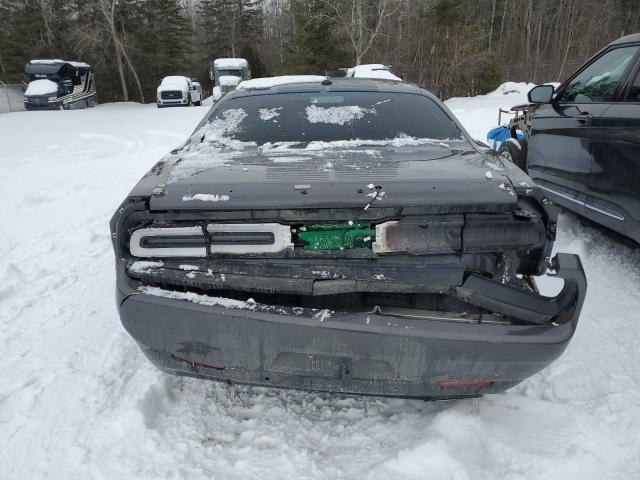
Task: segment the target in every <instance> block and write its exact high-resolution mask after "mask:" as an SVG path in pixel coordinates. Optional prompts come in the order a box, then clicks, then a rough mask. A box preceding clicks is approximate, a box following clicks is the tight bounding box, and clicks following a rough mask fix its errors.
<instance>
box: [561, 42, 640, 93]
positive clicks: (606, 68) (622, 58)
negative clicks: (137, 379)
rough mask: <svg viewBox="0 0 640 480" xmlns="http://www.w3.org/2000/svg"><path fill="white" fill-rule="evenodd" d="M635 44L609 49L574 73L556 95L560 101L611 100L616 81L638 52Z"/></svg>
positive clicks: (616, 84)
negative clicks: (577, 72) (576, 73)
mask: <svg viewBox="0 0 640 480" xmlns="http://www.w3.org/2000/svg"><path fill="white" fill-rule="evenodd" d="M638 48H639V47H637V46H631V47H621V48H616V49H615V50H610V51H608V52H607V53H605V54H604V55H602V56H600V57H599V58H598V59H597V60H595V61H594V62H593V63H591V64H590V65H589V66H588V67H587V68H585V69H584V70H583V71H582V72H580V73H579V74H578V75H576V76H575V77H574V78H573V79H572V80H571V81H570V82H569V84H568V85H567V86H566V87H565V88H564V89H563V91H562V92H561V93H560V96H559V97H558V101H560V102H573V103H596V102H612V101H613V98H614V97H613V96H614V95H615V92H616V88H617V86H618V82H619V80H620V77H622V74H623V73H624V71H625V70H626V68H627V66H628V65H629V63H630V62H631V60H632V59H633V57H634V56H635V55H636V53H637V52H638Z"/></svg>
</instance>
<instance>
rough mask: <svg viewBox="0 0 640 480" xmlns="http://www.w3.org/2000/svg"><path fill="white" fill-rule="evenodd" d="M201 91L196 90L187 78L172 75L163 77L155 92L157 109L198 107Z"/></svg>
mask: <svg viewBox="0 0 640 480" xmlns="http://www.w3.org/2000/svg"><path fill="white" fill-rule="evenodd" d="M201 102H202V90H201V89H200V90H198V87H197V85H194V84H193V82H192V81H191V79H190V78H189V77H184V76H182V75H172V76H169V77H164V78H163V79H162V82H160V86H159V87H158V90H157V103H158V108H161V107H175V106H183V107H190V106H191V105H200V103H201Z"/></svg>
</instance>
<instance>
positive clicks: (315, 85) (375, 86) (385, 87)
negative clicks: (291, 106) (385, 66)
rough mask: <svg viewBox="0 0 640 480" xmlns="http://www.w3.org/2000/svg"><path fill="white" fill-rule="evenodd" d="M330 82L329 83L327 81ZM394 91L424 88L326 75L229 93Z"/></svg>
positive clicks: (405, 91) (408, 91)
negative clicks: (310, 79) (321, 78)
mask: <svg viewBox="0 0 640 480" xmlns="http://www.w3.org/2000/svg"><path fill="white" fill-rule="evenodd" d="M328 82H331V83H328ZM317 91H321V92H331V91H336V92H338V91H354V92H396V93H425V92H426V90H423V89H421V88H419V87H418V86H416V85H413V84H411V83H406V82H402V81H397V80H385V79H375V78H357V77H356V78H354V77H327V78H326V80H324V81H323V82H295V80H292V83H285V84H279V85H273V86H264V87H256V88H244V89H236V90H234V91H233V92H232V93H231V94H232V95H233V96H235V97H244V96H248V95H261V94H273V93H297V92H317Z"/></svg>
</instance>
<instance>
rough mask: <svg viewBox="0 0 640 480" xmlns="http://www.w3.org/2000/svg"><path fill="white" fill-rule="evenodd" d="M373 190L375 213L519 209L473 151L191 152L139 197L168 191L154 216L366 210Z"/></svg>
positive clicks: (160, 172)
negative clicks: (377, 210)
mask: <svg viewBox="0 0 640 480" xmlns="http://www.w3.org/2000/svg"><path fill="white" fill-rule="evenodd" d="M487 172H491V173H490V174H487ZM370 184H374V185H375V186H379V187H380V188H381V191H383V192H384V195H382V197H381V200H380V201H379V202H376V204H375V205H373V206H374V207H407V206H433V207H434V208H441V207H444V206H447V208H452V209H454V210H456V209H457V210H458V211H460V210H462V211H483V212H491V211H501V212H502V211H509V210H511V209H513V208H514V207H515V205H516V202H517V196H516V195H514V194H513V191H512V189H511V188H505V185H508V186H509V187H511V185H512V184H511V182H510V180H509V178H508V177H507V176H506V175H505V172H504V170H503V169H502V168H501V167H500V166H499V165H497V164H492V163H491V162H487V159H486V157H485V156H484V155H482V154H481V153H479V152H477V151H475V150H473V149H471V148H469V147H467V148H463V149H461V150H455V149H453V148H445V147H441V146H437V145H421V146H416V147H406V146H405V147H393V146H389V147H380V146H377V147H375V146H374V147H359V148H352V147H340V148H335V149H331V148H321V149H313V148H312V149H307V148H293V149H292V148H285V149H278V148H277V147H274V146H271V147H270V148H264V146H263V147H260V148H258V147H253V148H246V149H245V150H244V151H237V150H236V151H233V150H231V151H230V150H229V149H225V148H220V149H219V150H217V151H216V152H212V151H211V150H208V152H207V153H204V152H203V151H197V152H185V153H182V154H174V155H170V156H168V157H167V158H166V159H164V160H163V161H161V162H160V163H159V164H158V165H156V166H155V167H154V168H153V169H152V170H151V171H150V172H149V173H148V174H147V175H146V176H145V177H144V178H143V179H142V180H141V181H140V183H139V184H138V185H137V186H136V188H135V189H134V191H133V192H132V193H131V195H134V196H137V195H144V196H149V194H150V193H151V190H152V189H154V188H156V189H158V188H159V189H161V194H159V195H154V196H152V197H151V200H150V207H151V209H152V210H167V209H183V210H189V209H203V208H206V209H265V208H357V207H363V208H364V206H365V205H366V204H367V203H368V200H370V198H369V197H368V196H367V193H368V192H369V189H368V188H367V185H370ZM156 192H158V190H156ZM185 199H188V200H185Z"/></svg>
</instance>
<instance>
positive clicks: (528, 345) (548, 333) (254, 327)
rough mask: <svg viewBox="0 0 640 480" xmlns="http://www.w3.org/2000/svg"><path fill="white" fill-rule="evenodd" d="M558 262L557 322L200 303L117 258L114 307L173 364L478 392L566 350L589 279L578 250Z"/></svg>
mask: <svg viewBox="0 0 640 480" xmlns="http://www.w3.org/2000/svg"><path fill="white" fill-rule="evenodd" d="M557 265H558V267H557V272H556V274H557V276H559V277H561V278H564V280H565V285H571V286H572V287H574V288H569V289H565V290H563V292H562V293H561V294H560V295H559V297H556V298H554V299H548V300H546V301H548V302H550V303H551V304H552V303H554V302H555V304H556V305H563V307H562V308H565V306H566V308H567V309H569V310H568V311H567V312H566V313H568V315H567V317H566V322H565V323H563V324H561V325H554V324H544V325H515V324H508V323H478V322H476V323H469V322H468V321H465V319H464V318H457V319H455V318H454V319H452V318H448V319H442V318H438V316H437V315H434V316H432V317H430V318H425V317H422V318H412V317H411V316H404V315H386V314H382V313H381V312H379V311H377V312H374V313H348V312H331V313H328V312H325V311H317V310H316V311H314V310H310V309H302V308H300V309H297V310H296V311H295V313H294V314H291V312H289V314H283V312H281V311H279V309H278V308H277V307H270V308H253V307H250V306H249V307H247V308H243V307H242V306H240V308H226V307H223V306H216V305H211V304H210V305H203V304H201V303H194V302H192V301H186V300H181V299H176V298H166V297H165V296H158V295H156V294H148V293H142V292H141V291H140V290H138V287H139V286H140V285H141V284H140V283H138V282H137V281H135V280H133V279H131V278H129V277H128V276H127V275H126V273H125V268H124V266H123V265H122V264H121V265H120V266H119V267H118V279H117V293H118V307H119V313H120V318H121V320H122V323H123V325H124V327H125V328H126V329H127V331H128V332H129V333H130V334H131V335H132V336H133V338H134V339H135V340H136V341H137V342H138V344H139V345H140V347H141V348H142V350H143V351H144V353H145V354H146V355H147V357H148V358H149V359H150V360H151V361H152V362H153V363H154V364H155V365H156V366H158V367H159V368H160V369H162V370H164V371H166V372H169V373H174V374H179V375H189V376H195V377H201V378H209V379H214V380H221V381H227V382H237V383H248V384H258V385H264V386H274V387H287V388H298V389H306V390H319V391H331V392H341V393H352V394H369V395H385V396H401V397H420V398H434V399H435V398H452V397H464V396H477V395H480V394H484V393H496V392H501V391H504V390H506V389H508V388H510V387H512V386H514V385H516V384H517V383H519V382H521V381H522V380H524V379H526V378H527V377H529V376H531V375H533V374H535V373H536V372H538V371H540V370H541V369H542V368H544V367H546V366H547V365H549V364H550V363H551V362H553V361H554V360H555V359H556V358H557V357H558V356H559V355H560V354H561V353H562V352H563V351H564V349H565V348H566V346H567V344H568V342H569V341H570V339H571V337H572V336H573V333H574V331H575V328H576V326H577V322H578V317H579V314H580V310H581V307H582V302H583V300H584V295H585V292H586V278H585V275H584V271H583V269H582V266H581V264H580V260H579V258H578V257H577V256H575V255H567V254H559V255H558V257H557ZM160 294H161V293H160ZM562 295H565V296H566V295H571V296H572V298H571V299H567V298H560V297H562ZM511 300H513V299H511ZM493 301H496V300H495V299H493ZM505 301H506V302H507V303H513V301H511V302H510V300H509V299H505ZM214 303H215V302H214ZM459 381H464V382H472V383H462V384H460V383H456V382H459Z"/></svg>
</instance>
